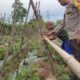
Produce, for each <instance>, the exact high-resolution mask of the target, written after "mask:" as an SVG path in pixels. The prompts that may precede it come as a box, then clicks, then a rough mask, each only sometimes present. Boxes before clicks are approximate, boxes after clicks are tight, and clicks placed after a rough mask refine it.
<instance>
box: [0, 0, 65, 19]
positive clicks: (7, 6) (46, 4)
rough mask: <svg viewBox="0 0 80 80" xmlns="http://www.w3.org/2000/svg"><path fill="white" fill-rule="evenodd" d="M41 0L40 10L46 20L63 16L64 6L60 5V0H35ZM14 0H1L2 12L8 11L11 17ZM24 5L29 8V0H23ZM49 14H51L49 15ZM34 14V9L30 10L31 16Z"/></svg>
mask: <svg viewBox="0 0 80 80" xmlns="http://www.w3.org/2000/svg"><path fill="white" fill-rule="evenodd" d="M33 1H34V2H35V3H36V1H40V2H41V6H40V10H41V14H42V16H43V18H44V20H57V19H62V18H63V13H64V10H65V9H64V7H62V6H60V4H59V3H58V0H33ZM13 2H14V0H2V1H1V2H0V13H2V14H3V13H6V14H7V17H9V15H10V13H11V11H12V8H11V5H12V3H13ZM21 2H22V3H23V4H24V7H25V8H26V9H27V7H28V3H29V0H21ZM48 15H49V16H48ZM31 16H32V11H31V12H30V17H31Z"/></svg>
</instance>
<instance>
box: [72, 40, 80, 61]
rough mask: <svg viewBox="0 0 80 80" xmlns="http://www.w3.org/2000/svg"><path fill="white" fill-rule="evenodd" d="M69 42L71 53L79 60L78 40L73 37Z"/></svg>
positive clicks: (79, 47)
mask: <svg viewBox="0 0 80 80" xmlns="http://www.w3.org/2000/svg"><path fill="white" fill-rule="evenodd" d="M71 44H72V52H73V55H74V57H75V58H76V59H77V60H78V61H79V62H80V40H77V39H73V40H71Z"/></svg>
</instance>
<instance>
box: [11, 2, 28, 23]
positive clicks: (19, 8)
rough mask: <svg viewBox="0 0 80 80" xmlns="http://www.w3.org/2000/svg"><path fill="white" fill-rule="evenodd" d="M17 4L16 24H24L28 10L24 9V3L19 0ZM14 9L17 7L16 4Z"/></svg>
mask: <svg viewBox="0 0 80 80" xmlns="http://www.w3.org/2000/svg"><path fill="white" fill-rule="evenodd" d="M16 4H17V6H16V22H23V20H24V17H25V16H26V15H27V10H26V9H25V8H24V7H23V3H21V2H20V0H17V3H16ZM12 7H13V8H14V7H15V4H14V3H13V6H12ZM12 13H13V12H12Z"/></svg>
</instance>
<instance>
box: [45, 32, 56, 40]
mask: <svg viewBox="0 0 80 80" xmlns="http://www.w3.org/2000/svg"><path fill="white" fill-rule="evenodd" d="M45 36H46V37H47V38H48V39H50V40H54V39H56V38H57V35H56V34H55V33H53V32H48V33H46V34H45Z"/></svg>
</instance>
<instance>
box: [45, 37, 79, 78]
mask: <svg viewBox="0 0 80 80" xmlns="http://www.w3.org/2000/svg"><path fill="white" fill-rule="evenodd" d="M44 39H45V40H46V41H47V43H48V44H49V45H51V46H52V48H54V49H55V51H56V52H57V53H58V54H59V55H60V56H61V57H62V58H63V59H64V60H65V62H66V63H67V64H68V65H69V66H70V68H71V69H72V71H73V72H74V73H75V74H76V75H77V77H78V78H79V79H80V63H79V62H78V61H77V60H76V59H75V58H74V57H73V56H71V55H69V54H68V53H67V52H65V51H64V50H62V49H61V48H60V47H58V46H57V45H56V44H55V43H53V42H52V41H50V40H49V39H48V38H47V37H45V36H44Z"/></svg>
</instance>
